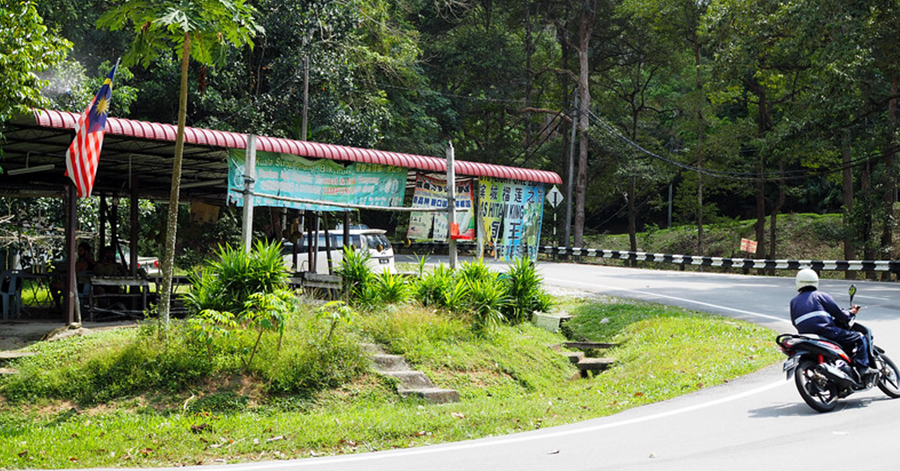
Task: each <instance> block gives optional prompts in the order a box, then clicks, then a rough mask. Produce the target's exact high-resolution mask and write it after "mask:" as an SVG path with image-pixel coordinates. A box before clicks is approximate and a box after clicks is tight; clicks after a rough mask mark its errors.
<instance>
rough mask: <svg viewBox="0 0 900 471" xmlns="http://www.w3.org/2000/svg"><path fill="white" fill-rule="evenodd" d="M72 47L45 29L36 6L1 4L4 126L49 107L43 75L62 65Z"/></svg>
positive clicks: (0, 113) (1, 113) (0, 98)
mask: <svg viewBox="0 0 900 471" xmlns="http://www.w3.org/2000/svg"><path fill="white" fill-rule="evenodd" d="M71 47H72V43H70V42H69V41H68V40H66V39H64V38H61V37H59V36H58V34H57V32H56V31H53V30H50V29H49V28H48V27H47V26H45V25H44V20H43V19H42V18H41V16H40V15H39V14H38V12H37V9H36V8H35V3H34V2H29V1H24V2H10V1H6V2H2V4H0V76H2V77H3V80H0V123H3V122H5V121H7V120H8V119H9V118H10V117H11V116H12V115H14V114H16V113H26V112H28V111H29V110H30V109H31V108H32V107H36V106H44V105H45V104H46V103H47V100H46V98H45V97H43V96H42V95H41V89H43V88H44V87H45V86H46V85H47V81H46V80H43V79H41V77H40V76H39V73H41V72H44V71H45V70H47V69H49V68H51V67H54V66H55V65H57V64H59V63H61V62H62V60H63V59H64V58H65V57H66V53H67V52H68V51H69V49H71Z"/></svg>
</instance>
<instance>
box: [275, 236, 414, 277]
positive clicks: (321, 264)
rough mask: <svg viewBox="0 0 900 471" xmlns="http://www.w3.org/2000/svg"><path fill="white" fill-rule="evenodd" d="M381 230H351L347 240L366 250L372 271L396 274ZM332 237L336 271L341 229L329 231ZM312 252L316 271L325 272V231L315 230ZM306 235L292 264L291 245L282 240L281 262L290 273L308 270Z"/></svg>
mask: <svg viewBox="0 0 900 471" xmlns="http://www.w3.org/2000/svg"><path fill="white" fill-rule="evenodd" d="M385 232H386V231H385V230H383V229H351V230H350V243H351V244H352V245H353V247H354V248H355V249H356V250H368V251H369V257H370V258H369V266H370V267H371V268H372V271H373V272H375V273H381V272H383V271H385V270H387V271H389V272H391V273H396V272H397V271H396V268H395V267H394V249H393V247H391V242H390V241H389V240H388V238H387V236H386V235H385ZM328 236H329V238H330V239H331V267H332V270H337V269H338V268H340V266H341V260H342V259H343V258H344V231H343V230H342V229H335V230H331V231H328ZM313 244H314V245H313V254H314V256H315V259H316V260H315V264H316V270H315V271H316V273H319V274H328V257H327V256H326V252H325V232H324V231H320V232H318V240H315V238H314V239H313ZM308 247H309V235H308V234H304V236H303V238H302V239H301V240H300V246H299V247H298V248H297V264H296V265H295V264H294V244H292V243H291V242H287V241H284V242H283V243H282V252H281V253H282V255H283V257H284V265H285V266H286V267H287V268H288V269H289V270H291V271H292V272H302V271H310V270H309V250H308Z"/></svg>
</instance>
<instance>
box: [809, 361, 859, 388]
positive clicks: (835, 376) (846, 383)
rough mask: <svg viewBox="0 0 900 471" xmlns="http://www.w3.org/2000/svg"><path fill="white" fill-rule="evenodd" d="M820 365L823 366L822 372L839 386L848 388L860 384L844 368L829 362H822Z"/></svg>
mask: <svg viewBox="0 0 900 471" xmlns="http://www.w3.org/2000/svg"><path fill="white" fill-rule="evenodd" d="M819 366H820V367H821V368H822V370H821V371H822V374H824V375H825V377H826V378H828V379H830V380H832V381H834V382H835V383H837V384H838V385H839V386H843V387H847V388H852V387H854V386H859V383H857V382H856V380H855V379H853V378H851V377H850V375H848V374H847V373H846V372H844V370H842V369H840V368H838V367H836V366H834V365H831V364H828V363H822V364H821V365H819Z"/></svg>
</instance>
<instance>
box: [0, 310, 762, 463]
mask: <svg viewBox="0 0 900 471" xmlns="http://www.w3.org/2000/svg"><path fill="white" fill-rule="evenodd" d="M561 304H562V307H563V308H564V309H566V310H568V311H570V312H573V313H575V314H576V318H575V319H573V320H571V321H569V322H570V324H569V327H568V328H569V330H570V331H571V335H572V336H573V337H578V338H581V339H590V340H604V341H614V342H616V343H618V344H619V347H617V348H615V349H613V350H612V351H609V352H605V353H604V355H606V356H612V357H615V358H617V359H618V363H617V364H616V365H615V366H614V367H613V368H612V369H611V370H609V371H607V372H604V373H602V374H600V375H597V376H595V377H592V378H588V379H580V378H577V376H578V373H577V370H576V369H575V367H574V366H573V365H571V364H569V362H568V360H567V359H565V358H564V357H563V356H562V355H561V354H559V353H558V352H557V351H555V350H554V348H552V346H553V345H559V344H561V343H562V342H564V341H565V340H566V339H565V338H564V337H563V336H562V335H560V334H553V333H550V332H547V331H545V330H542V329H538V328H536V327H534V326H532V325H530V324H528V323H525V324H520V325H517V326H509V325H504V326H500V327H497V328H494V329H492V330H490V331H489V332H488V333H487V334H485V335H476V334H475V333H474V332H473V331H472V329H471V326H470V324H469V323H468V322H467V321H466V320H465V319H462V318H459V317H455V316H452V315H448V314H445V313H443V312H440V311H434V310H430V309H424V308H420V307H411V306H403V307H399V308H392V309H386V310H382V311H378V312H373V313H369V314H359V315H357V317H356V318H355V319H354V320H353V323H352V324H350V326H349V327H343V328H340V329H339V333H342V334H343V335H344V337H343V338H345V339H346V340H347V341H350V340H353V339H356V340H355V341H372V340H375V341H377V342H378V343H380V344H382V345H383V346H384V347H385V348H386V349H387V350H389V351H391V352H394V353H400V354H403V355H405V357H406V358H407V360H408V362H409V363H411V364H412V365H413V366H414V367H415V368H416V369H419V370H421V371H423V372H425V373H426V374H428V375H429V377H431V378H432V380H434V381H435V383H437V384H438V386H440V387H445V388H454V389H457V390H458V391H459V393H460V396H461V402H459V403H456V404H445V405H428V404H424V403H422V402H418V401H415V400H403V399H401V398H399V396H398V395H397V393H396V391H395V389H394V383H393V381H392V380H389V379H385V378H382V377H379V376H377V375H374V374H371V373H364V372H361V373H358V374H348V375H345V376H343V377H340V378H337V379H336V380H334V381H332V382H331V383H329V384H331V385H330V386H327V387H323V386H321V385H319V387H309V388H306V389H303V390H301V391H297V392H291V393H283V392H282V393H278V392H273V391H271V390H270V389H267V386H266V381H267V378H269V377H271V373H272V372H271V370H268V369H266V368H267V367H266V366H264V365H263V366H260V367H259V369H257V370H254V371H249V372H248V371H242V370H241V369H240V368H235V367H234V364H235V363H231V366H228V365H227V364H226V365H224V366H222V368H223V369H222V370H221V372H219V373H213V374H208V375H206V376H204V377H203V378H201V379H199V380H191V381H187V384H188V385H187V386H186V387H183V388H180V389H179V388H159V387H144V388H138V389H135V390H133V391H131V392H129V393H119V394H118V395H117V396H115V397H111V398H109V399H108V400H105V401H102V402H96V401H90V400H85V401H84V402H76V401H73V400H70V399H66V398H64V397H59V395H54V394H51V393H47V394H44V395H40V394H33V395H30V396H28V395H26V397H27V400H24V399H23V400H15V398H13V399H9V398H7V399H4V400H3V401H2V402H0V443H3V444H5V446H4V447H2V450H0V468H2V469H21V468H81V467H122V466H129V467H135V466H137V467H145V466H177V465H195V464H220V463H232V462H238V461H257V460H272V459H287V458H301V457H309V456H317V455H323V454H343V453H356V452H363V451H374V450H385V449H390V448H395V447H414V446H422V445H428V444H435V443H443V442H451V441H458V440H466V439H472V438H478V437H485V436H492V435H502V434H508V433H513V432H518V431H526V430H534V429H539V428H543V427H550V426H555V425H562V424H567V423H572V422H577V421H581V420H585V419H589V418H594V417H599V416H605V415H609V414H613V413H616V412H619V411H621V410H624V409H627V408H630V407H635V406H639V405H642V404H647V403H651V402H656V401H661V400H665V399H668V398H671V397H675V396H678V395H681V394H685V393H688V392H691V391H695V390H697V389H700V388H704V387H710V386H713V385H716V384H721V383H722V382H725V381H728V380H730V379H732V378H734V377H737V376H740V375H743V374H746V373H749V372H752V371H755V370H757V369H759V368H761V367H763V366H766V365H769V364H771V363H773V362H775V361H776V360H777V359H778V357H779V353H778V352H777V351H776V349H775V348H774V345H773V343H772V338H773V336H774V333H773V332H771V331H768V330H766V329H763V328H760V327H757V326H754V325H751V324H747V323H743V322H738V321H733V320H728V319H723V318H719V317H715V316H712V315H707V314H702V313H698V312H692V311H684V310H681V309H676V308H670V307H665V306H659V305H653V304H645V303H633V302H628V301H623V300H615V299H606V298H603V299H590V300H561ZM603 319H607V321H605V322H604V321H603ZM310 322H312V321H310ZM325 328H326V327H325V326H324V325H316V324H303V323H300V324H292V326H291V332H289V333H287V334H286V336H291V338H292V339H294V340H293V341H292V342H291V343H290V345H291V347H289V348H288V349H287V350H286V351H285V352H283V355H284V356H294V355H298V354H299V352H301V351H303V352H309V351H310V350H311V349H312V347H311V345H319V344H316V343H314V342H313V340H314V339H315V337H316V336H317V335H318V337H322V335H321V334H322V332H323V331H324V330H325ZM300 331H303V332H305V333H301V332H300ZM146 335H147V328H146V327H145V329H129V330H120V331H114V332H104V333H101V334H97V335H91V336H86V337H74V338H69V339H65V340H60V341H56V342H51V343H38V344H35V345H33V346H31V347H29V349H30V350H35V351H40V352H41V355H39V356H35V357H29V358H25V359H21V360H18V361H17V363H18V364H17V365H16V366H18V367H19V368H20V369H22V370H23V371H33V372H35V371H43V373H41V374H40V375H36V376H32V381H35V383H34V384H32V385H33V386H34V390H35V391H42V390H45V389H46V390H48V391H51V390H52V389H49V385H53V384H55V383H61V382H62V381H63V380H65V381H78V380H79V378H81V377H83V379H84V380H85V381H87V380H96V376H92V375H91V374H90V373H89V372H87V371H85V370H79V365H81V364H83V363H84V362H88V361H94V362H97V363H95V364H108V363H109V362H108V361H107V362H104V361H101V360H99V359H98V358H105V357H108V356H114V355H116V353H115V352H119V351H122V350H126V349H128V348H130V347H129V346H130V345H133V344H134V343H135V342H139V340H140V339H141V338H146V337H145V336H146ZM300 338H303V339H307V340H306V342H307V343H304V342H301V341H299V340H298V339H300ZM310 339H313V340H310ZM309 342H313V343H309ZM150 344H151V346H150V347H142V348H148V349H149V351H150V352H156V353H147V355H148V358H157V359H158V358H161V357H162V355H161V354H160V353H159V352H160V350H165V347H164V345H163V344H162V343H160V342H155V343H154V342H150ZM154 345H155V349H154V348H151V347H153V346H154ZM286 345H288V344H286ZM270 347H271V346H270ZM169 348H172V347H171V346H170V347H169ZM221 348H223V349H224V348H225V347H224V346H222V347H221ZM237 350H239V348H237ZM272 351H274V350H268V352H269V353H268V354H267V355H269V354H271V352H272ZM181 355H182V356H185V355H191V353H190V352H189V351H187V350H183V351H182V353H181ZM198 355H199V353H198ZM267 358H269V360H270V361H267V362H260V363H261V364H270V363H271V364H273V365H274V364H275V363H277V362H276V361H275V358H276V357H267ZM279 358H280V357H279ZM154 361H155V362H157V363H158V362H159V361H160V360H154ZM185 361H187V360H185ZM198 361H199V360H198ZM170 366H171V365H170ZM273 367H274V366H273ZM146 368H147V369H148V370H150V371H163V370H162V369H160V368H158V364H156V365H146ZM197 368H198V367H197ZM281 368H285V366H284V364H282V365H281ZM303 371H305V370H303ZM73 372H79V375H75V374H72V373H73ZM297 374H299V373H297ZM333 379H334V378H333ZM15 381H16V380H14V379H5V380H3V383H2V384H0V392H2V393H3V394H4V395H7V394H9V391H10V390H14V391H20V390H21V389H20V388H19V389H17V388H12V389H10V388H11V385H12V384H14V383H15ZM162 384H169V383H166V382H163V383H162ZM19 386H22V385H19ZM74 389H75V390H80V389H79V388H77V387H75V388H74Z"/></svg>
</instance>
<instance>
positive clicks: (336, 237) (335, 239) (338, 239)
mask: <svg viewBox="0 0 900 471" xmlns="http://www.w3.org/2000/svg"><path fill="white" fill-rule="evenodd" d="M328 236H329V238H330V239H331V248H332V250H336V249H340V248H341V247H342V246H343V245H344V234H341V233H338V234H331V233H329V234H328ZM316 242H317V241H316V240H315V239H314V240H313V244H316ZM350 242H351V243H352V244H353V246H354V247H355V248H361V245H360V244H361V241H360V237H359V235H358V234H350ZM285 245H289V244H285ZM307 247H309V237H303V238H302V239H300V251H301V252H305V251H306V250H307ZM318 249H319V250H325V234H324V233H319V237H318Z"/></svg>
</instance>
